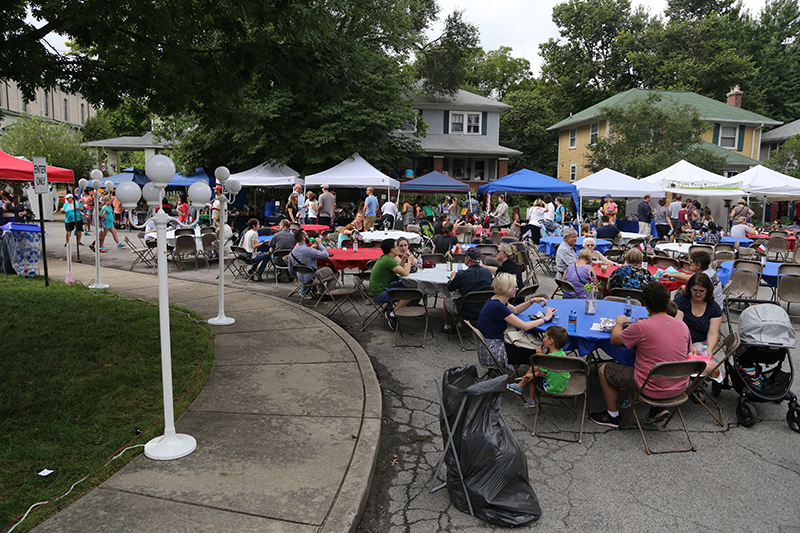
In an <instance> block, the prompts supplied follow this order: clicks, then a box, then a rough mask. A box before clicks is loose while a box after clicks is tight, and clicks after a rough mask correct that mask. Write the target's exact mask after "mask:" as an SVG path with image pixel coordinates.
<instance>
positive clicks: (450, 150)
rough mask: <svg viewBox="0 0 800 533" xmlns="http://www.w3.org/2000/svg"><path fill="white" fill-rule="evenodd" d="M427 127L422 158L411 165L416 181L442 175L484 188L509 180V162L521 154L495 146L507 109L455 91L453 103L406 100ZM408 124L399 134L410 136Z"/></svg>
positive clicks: (418, 98) (421, 97)
mask: <svg viewBox="0 0 800 533" xmlns="http://www.w3.org/2000/svg"><path fill="white" fill-rule="evenodd" d="M411 99H412V101H413V104H412V105H413V106H414V110H415V111H416V112H417V113H418V115H419V117H420V118H421V119H422V120H424V121H425V123H426V124H427V126H428V130H427V134H426V136H425V137H423V138H422V139H421V145H422V148H423V149H424V150H425V154H426V155H425V156H424V157H419V158H417V159H416V160H415V161H414V164H413V167H412V169H413V170H414V174H415V175H416V176H421V175H423V174H426V173H428V172H432V171H434V170H435V171H438V172H444V173H445V174H448V175H450V176H452V177H454V178H457V179H460V180H463V181H475V182H486V181H490V180H494V179H497V178H502V177H503V176H505V175H506V174H508V158H509V157H510V156H513V155H519V154H521V152H519V151H517V150H514V149H511V148H506V147H505V146H500V114H501V113H503V112H504V111H506V110H508V109H511V106H509V105H507V104H503V103H501V102H498V101H497V100H493V99H491V98H486V97H483V96H479V95H477V94H474V93H470V92H467V91H462V90H459V91H458V93H457V94H456V95H455V96H454V97H442V98H437V99H433V100H432V99H429V98H428V97H427V96H424V95H421V94H414V95H411ZM413 132H414V125H413V124H409V125H408V126H407V127H406V128H404V130H403V133H413Z"/></svg>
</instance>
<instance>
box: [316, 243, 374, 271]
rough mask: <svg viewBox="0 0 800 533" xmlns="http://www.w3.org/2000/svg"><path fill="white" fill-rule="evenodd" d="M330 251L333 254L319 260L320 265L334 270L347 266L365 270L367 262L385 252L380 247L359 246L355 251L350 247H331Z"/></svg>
mask: <svg viewBox="0 0 800 533" xmlns="http://www.w3.org/2000/svg"><path fill="white" fill-rule="evenodd" d="M328 253H331V254H333V255H332V256H330V257H328V259H327V261H326V260H325V259H320V260H318V261H317V264H318V265H319V266H329V267H331V268H333V269H334V270H344V269H345V268H359V269H361V270H364V268H365V267H366V266H367V263H368V262H370V261H372V260H373V259H377V258H379V257H380V256H381V254H383V252H382V251H381V249H380V248H359V249H358V252H354V251H353V250H351V249H350V248H329V249H328Z"/></svg>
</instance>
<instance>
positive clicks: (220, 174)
mask: <svg viewBox="0 0 800 533" xmlns="http://www.w3.org/2000/svg"><path fill="white" fill-rule="evenodd" d="M230 176H231V172H230V171H229V170H228V169H227V168H226V167H217V170H215V171H214V177H216V178H217V181H218V182H220V184H221V185H222V195H221V196H220V197H219V238H218V239H217V241H218V243H219V312H218V313H217V316H215V317H214V318H211V319H209V320H208V323H209V324H211V325H213V326H230V325H231V324H233V323H234V322H236V319H234V318H231V317H228V316H225V260H224V257H225V231H224V227H225V220H226V218H227V217H226V216H225V215H226V207H227V206H228V201H233V199H234V198H235V197H236V195H237V194H238V193H239V191H241V190H242V184H241V183H239V182H238V181H237V180H230V181H228V178H230ZM228 195H230V199H229V198H228Z"/></svg>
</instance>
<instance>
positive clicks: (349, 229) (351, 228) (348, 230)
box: [336, 222, 356, 248]
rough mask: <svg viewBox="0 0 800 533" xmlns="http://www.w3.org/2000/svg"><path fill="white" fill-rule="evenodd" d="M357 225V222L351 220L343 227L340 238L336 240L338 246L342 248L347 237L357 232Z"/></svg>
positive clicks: (350, 237) (349, 237)
mask: <svg viewBox="0 0 800 533" xmlns="http://www.w3.org/2000/svg"><path fill="white" fill-rule="evenodd" d="M355 227H356V226H355V224H353V223H352V222H351V223H349V224H348V225H346V226H345V227H343V228H342V229H341V230H339V240H338V241H337V242H336V247H337V248H341V247H342V242H343V241H345V240H346V239H352V238H353V233H355V231H356V230H355Z"/></svg>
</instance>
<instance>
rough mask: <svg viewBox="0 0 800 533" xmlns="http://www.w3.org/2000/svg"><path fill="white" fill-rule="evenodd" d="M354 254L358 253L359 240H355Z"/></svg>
mask: <svg viewBox="0 0 800 533" xmlns="http://www.w3.org/2000/svg"><path fill="white" fill-rule="evenodd" d="M353 253H356V254H357V253H358V239H353Z"/></svg>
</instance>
